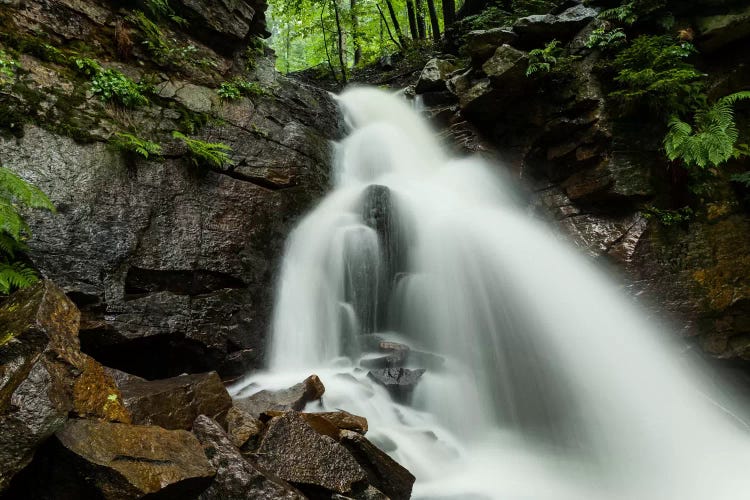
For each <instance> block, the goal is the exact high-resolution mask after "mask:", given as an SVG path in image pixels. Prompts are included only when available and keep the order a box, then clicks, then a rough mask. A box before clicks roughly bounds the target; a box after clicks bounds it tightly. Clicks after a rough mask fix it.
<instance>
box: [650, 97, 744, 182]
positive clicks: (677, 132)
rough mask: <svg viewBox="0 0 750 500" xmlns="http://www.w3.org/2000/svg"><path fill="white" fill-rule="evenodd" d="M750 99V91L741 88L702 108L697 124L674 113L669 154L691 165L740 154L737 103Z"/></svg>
mask: <svg viewBox="0 0 750 500" xmlns="http://www.w3.org/2000/svg"><path fill="white" fill-rule="evenodd" d="M743 99H750V91H745V92H737V93H735V94H731V95H728V96H725V97H722V98H721V99H719V100H717V101H716V102H715V103H714V104H713V105H712V106H710V107H707V108H704V109H701V110H699V111H698V112H697V113H695V116H694V118H693V123H694V126H693V125H690V124H689V123H686V122H684V121H682V120H681V119H680V118H679V117H677V116H673V117H672V118H671V119H670V121H669V132H668V133H667V136H666V137H665V139H664V149H665V151H666V153H667V157H668V158H669V159H670V160H672V161H674V160H677V159H681V160H682V161H684V162H685V165H687V166H688V167H699V168H706V167H716V166H719V165H721V164H722V163H725V162H726V161H727V160H729V159H730V158H732V157H733V156H736V155H737V153H736V151H737V149H736V147H735V145H736V143H737V139H738V138H739V131H738V130H737V125H736V123H735V121H734V105H735V103H736V102H737V101H740V100H743Z"/></svg>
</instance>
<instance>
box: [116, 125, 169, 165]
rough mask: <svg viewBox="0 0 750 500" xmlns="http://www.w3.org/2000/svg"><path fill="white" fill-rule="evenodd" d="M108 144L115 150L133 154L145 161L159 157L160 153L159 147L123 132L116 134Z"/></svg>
mask: <svg viewBox="0 0 750 500" xmlns="http://www.w3.org/2000/svg"><path fill="white" fill-rule="evenodd" d="M110 144H111V145H112V146H113V147H114V148H115V149H118V150H120V151H125V152H130V153H135V154H137V155H140V156H142V157H144V158H145V159H147V160H148V159H149V157H151V156H160V155H161V152H162V148H161V145H159V144H157V143H155V142H151V141H148V140H146V139H141V138H140V137H138V136H135V135H133V134H128V133H124V132H118V133H116V134H115V136H114V137H113V138H112V139H111V140H110Z"/></svg>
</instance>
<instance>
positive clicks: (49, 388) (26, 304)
mask: <svg viewBox="0 0 750 500" xmlns="http://www.w3.org/2000/svg"><path fill="white" fill-rule="evenodd" d="M79 319H80V314H79V312H78V309H77V308H76V307H75V305H74V304H73V303H72V302H71V301H70V299H68V298H67V297H66V296H65V293H63V291H62V290H61V289H59V288H58V287H57V286H55V285H54V284H52V283H51V282H49V281H43V282H40V283H38V284H36V285H34V286H32V287H30V288H27V289H25V290H22V291H20V292H16V293H15V294H13V295H12V296H11V297H10V298H9V299H8V300H6V301H5V302H4V303H3V304H2V307H0V491H2V490H3V489H5V488H6V487H7V486H8V484H9V482H10V480H11V478H12V477H13V476H14V475H15V474H16V473H17V472H18V471H19V470H21V469H22V468H23V467H25V466H26V465H27V464H28V463H29V462H30V461H31V458H32V456H33V454H34V450H35V449H36V448H37V447H38V446H39V445H40V444H41V443H42V442H43V441H44V440H46V439H47V438H48V437H50V436H51V435H53V434H54V433H55V432H56V431H57V430H58V429H60V428H61V427H62V426H63V425H64V424H65V421H66V420H67V419H68V414H69V412H70V411H72V410H73V408H74V386H75V381H76V377H77V375H78V374H79V373H80V370H81V367H82V365H83V362H84V359H83V357H82V355H81V353H80V351H79V345H78V337H77V334H78V324H79ZM79 394H80V391H79ZM84 399H85V398H84ZM82 406H86V405H82ZM84 411H85V410H84Z"/></svg>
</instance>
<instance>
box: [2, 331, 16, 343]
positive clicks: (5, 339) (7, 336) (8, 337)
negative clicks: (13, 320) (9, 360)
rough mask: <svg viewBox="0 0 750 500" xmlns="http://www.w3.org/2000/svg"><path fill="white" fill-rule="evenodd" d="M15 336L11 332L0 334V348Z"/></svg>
mask: <svg viewBox="0 0 750 500" xmlns="http://www.w3.org/2000/svg"><path fill="white" fill-rule="evenodd" d="M15 336H16V334H15V333H13V332H11V331H6V332H5V333H2V334H0V346H4V345H5V344H7V343H8V342H10V341H11V340H12V339H13V338H15Z"/></svg>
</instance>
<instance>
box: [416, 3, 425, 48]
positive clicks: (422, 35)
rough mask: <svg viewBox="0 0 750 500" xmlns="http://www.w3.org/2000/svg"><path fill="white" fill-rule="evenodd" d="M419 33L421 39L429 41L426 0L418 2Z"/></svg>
mask: <svg viewBox="0 0 750 500" xmlns="http://www.w3.org/2000/svg"><path fill="white" fill-rule="evenodd" d="M416 7H417V9H416V10H417V31H418V32H419V39H420V40H425V39H427V25H426V24H425V18H424V0H417V6H416Z"/></svg>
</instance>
